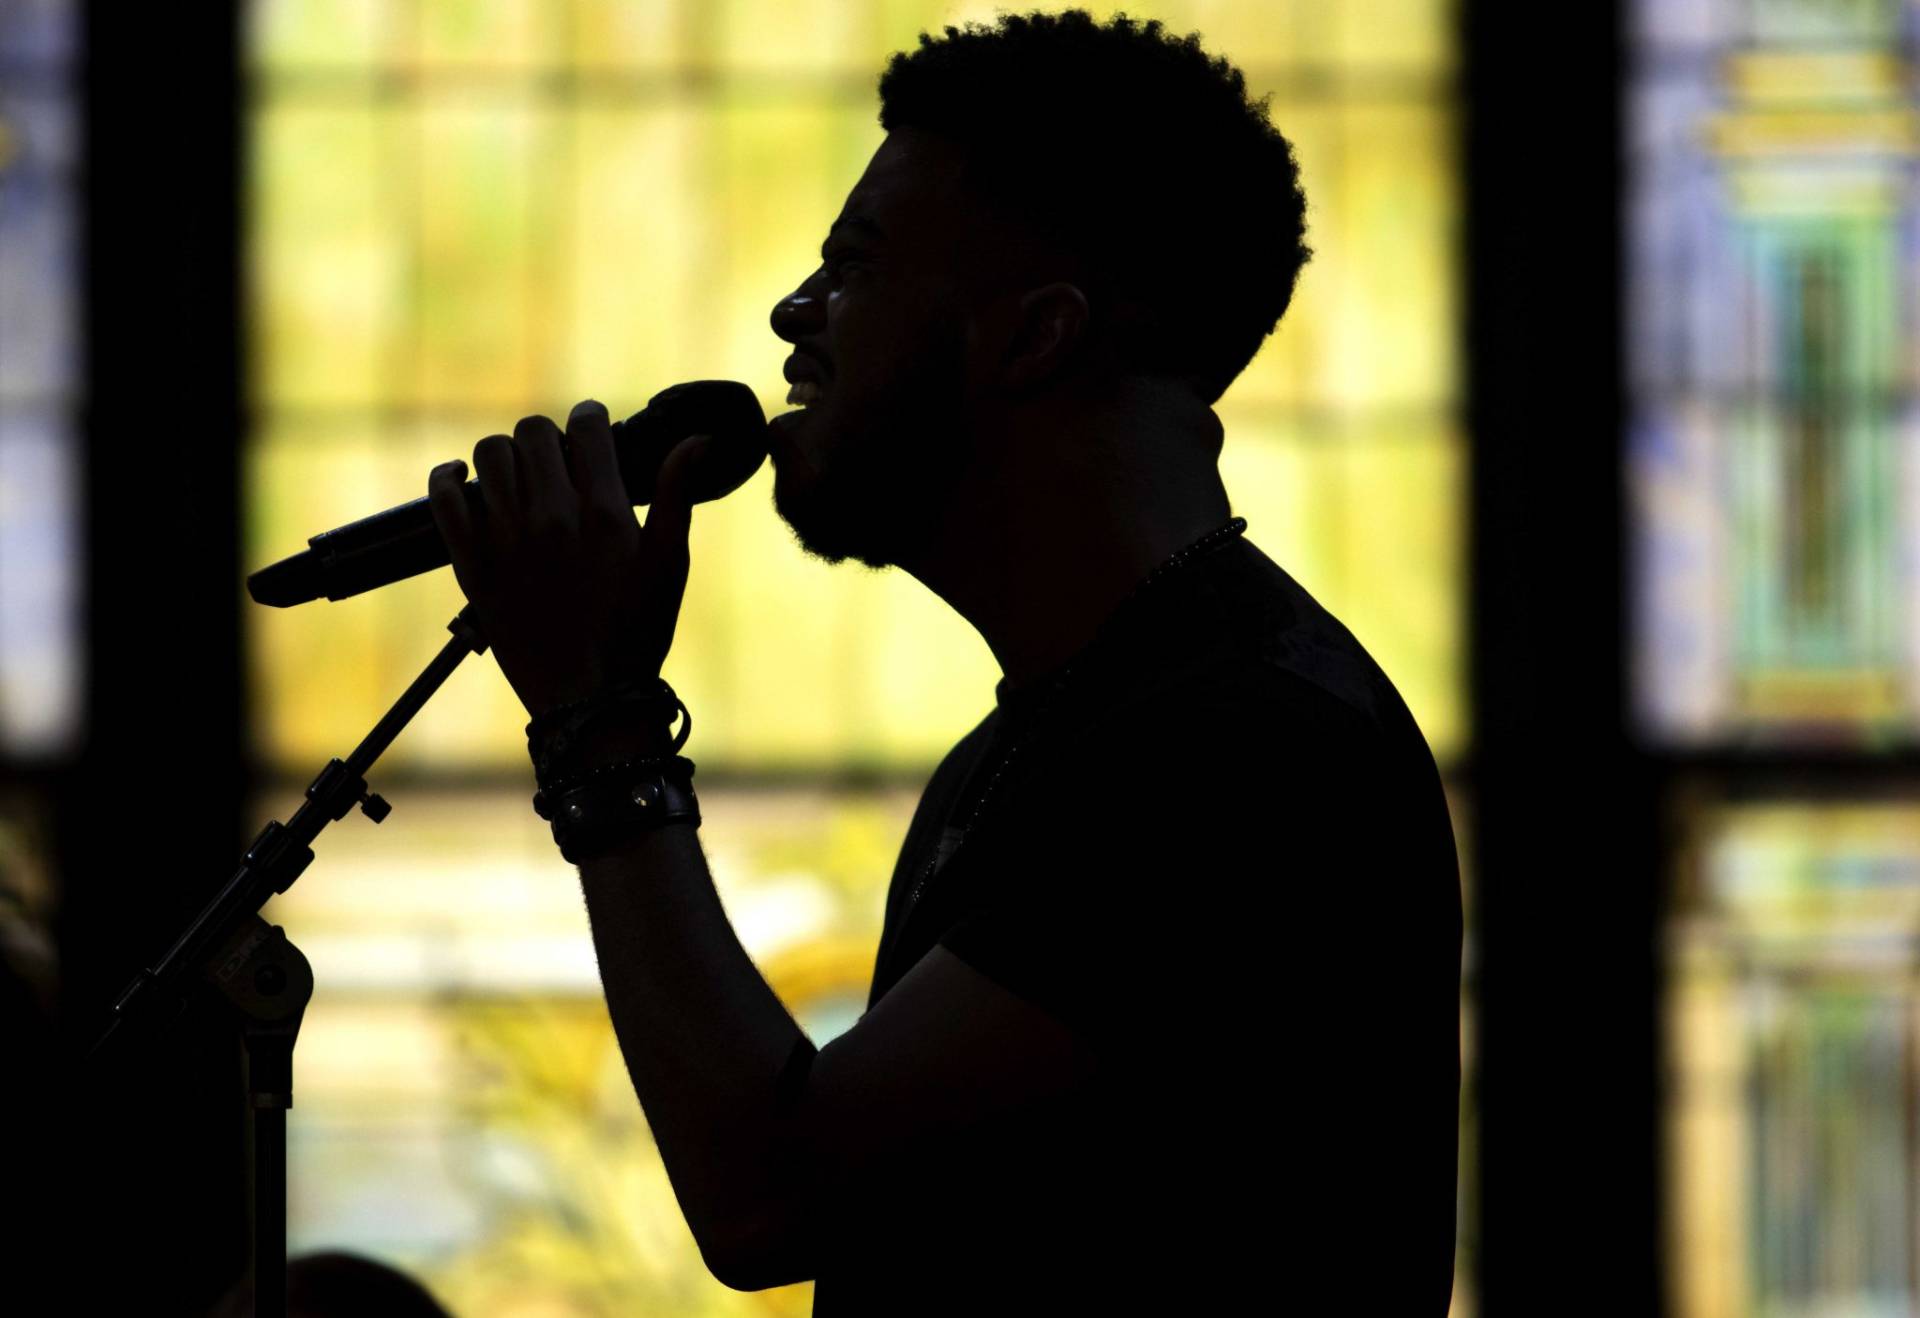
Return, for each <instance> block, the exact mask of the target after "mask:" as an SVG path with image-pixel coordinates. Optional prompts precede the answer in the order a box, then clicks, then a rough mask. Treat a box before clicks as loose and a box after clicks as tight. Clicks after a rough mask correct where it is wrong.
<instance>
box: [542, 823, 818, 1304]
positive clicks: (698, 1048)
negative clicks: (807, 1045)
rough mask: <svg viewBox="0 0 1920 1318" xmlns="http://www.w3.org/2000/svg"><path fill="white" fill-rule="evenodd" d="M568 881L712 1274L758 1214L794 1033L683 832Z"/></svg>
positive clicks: (767, 1185) (693, 836) (643, 840)
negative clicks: (580, 903)
mask: <svg viewBox="0 0 1920 1318" xmlns="http://www.w3.org/2000/svg"><path fill="white" fill-rule="evenodd" d="M580 882H581V887H582V889H583V891H584V892H585V894H586V902H587V914H588V918H589V920H590V921H591V923H592V926H593V945H594V951H595V952H596V954H597V955H598V958H599V962H600V981H601V984H602V986H603V987H604V988H605V990H606V995H607V1007H608V1010H609V1012H610V1013H611V1015H612V1017H613V1027H614V1033H615V1035H616V1036H617V1037H618V1038H619V1041H620V1051H621V1054H622V1055H623V1056H624V1057H625V1058H626V1063H627V1073H628V1075H630V1076H631V1077H632V1079H633V1087H634V1091H635V1093H636V1094H637V1095H638V1096H639V1099H640V1106H641V1108H642V1109H643V1110H644V1111H645V1113H646V1116H647V1123H648V1125H649V1126H651V1127H652V1129H653V1136H654V1142H655V1143H656V1145H657V1146H658V1147H659V1149H660V1156H661V1160H662V1161H663V1162H664V1163H665V1164H666V1169H667V1175H668V1177H669V1178H670V1179H671V1181H672V1183H673V1189H674V1194H675V1196H676V1197H677V1198H678V1199H679V1201H680V1208H681V1211H682V1212H683V1213H684V1214H685V1215H686V1219H687V1225H688V1226H689V1227H690V1228H691V1229H692V1231H693V1234H694V1238H695V1240H697V1241H698V1242H699V1245H700V1249H701V1253H702V1255H703V1256H704V1257H705V1258H706V1261H707V1265H708V1267H709V1268H711V1269H713V1270H715V1271H716V1273H718V1272H719V1271H721V1270H723V1269H726V1268H727V1267H728V1266H729V1265H730V1263H731V1261H732V1257H731V1256H732V1252H733V1250H734V1249H735V1247H736V1246H738V1245H739V1244H740V1243H741V1242H743V1241H744V1240H746V1239H747V1238H749V1237H750V1236H751V1235H752V1234H753V1233H754V1230H755V1228H756V1227H757V1225H758V1224H759V1222H760V1219H761V1218H762V1217H763V1216H764V1215H765V1214H766V1213H767V1212H768V1211H770V1205H771V1187H772V1173H771V1167H772V1158H771V1145H772V1139H773V1132H774V1115H773V1097H774V1082H775V1079H776V1077H778V1075H779V1074H780V1071H781V1069H782V1067H783V1066H784V1065H785V1064H786V1062H787V1060H788V1058H789V1056H790V1055H791V1054H792V1052H793V1049H794V1046H795V1044H796V1043H797V1042H799V1041H800V1040H801V1039H802V1038H803V1037H804V1035H803V1033H802V1031H801V1029H800V1027H799V1026H798V1025H797V1024H795V1023H794V1020H793V1017H792V1016H791V1015H790V1014H789V1013H788V1011H787V1009H786V1008H785V1006H783V1005H782V1004H781V1002H780V1000H779V998H778V997H776V996H775V995H774V992H773V990H772V989H771V988H769V987H768V986H767V983H766V981H765V980H764V979H763V978H762V977H761V975H760V972H759V970H758V969H756V968H755V966H754V964H753V962H752V960H751V959H750V958H749V957H748V956H747V952H746V949H745V948H743V947H742V946H741V945H740V940H739V938H738V937H737V936H736V935H735V934H734V932H733V927H732V925H730V924H729V923H728V921H727V917H726V912H725V910H724V908H722V906H721V904H720V897H719V894H718V893H717V892H716V891H715V890H714V886H713V878H712V875H711V874H710V873H709V871H708V869H707V861H706V856H705V853H704V852H703V851H702V850H701V847H700V839H699V834H698V831H697V830H696V829H695V828H694V826H693V825H692V824H690V823H673V824H666V825H662V826H660V827H656V828H653V829H651V830H649V831H647V832H645V833H642V834H640V835H638V836H637V837H636V838H634V839H633V840H632V841H631V842H629V843H627V844H626V845H624V846H623V847H622V848H620V849H619V850H617V851H615V852H613V853H611V854H609V855H606V856H604V857H600V858H597V859H593V860H589V861H587V862H585V863H584V864H582V865H581V866H580Z"/></svg>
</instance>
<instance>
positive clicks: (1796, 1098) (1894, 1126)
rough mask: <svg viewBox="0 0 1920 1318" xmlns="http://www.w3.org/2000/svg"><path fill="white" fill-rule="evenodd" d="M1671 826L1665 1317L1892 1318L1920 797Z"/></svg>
mask: <svg viewBox="0 0 1920 1318" xmlns="http://www.w3.org/2000/svg"><path fill="white" fill-rule="evenodd" d="M1687 833H1688V839H1689V844H1688V847H1687V851H1686V854H1685V864H1684V865H1683V868H1682V882H1681V884H1680V888H1679V891H1678V894H1677V896H1678V902H1677V911H1676V917H1675V923H1674V925H1673V928H1672V930H1671V931H1670V945H1671V950H1672V956H1673V964H1674V967H1675V970H1676V971H1677V974H1676V975H1675V981H1674V987H1673V990H1672V997H1671V1000H1670V1002H1669V1004H1668V1021H1669V1026H1668V1030H1669V1040H1670V1044H1669V1046H1670V1051H1671V1057H1670V1066H1671V1070H1672V1075H1673V1077H1674V1080H1673V1083H1672V1084H1671V1085H1670V1087H1669V1088H1670V1092H1671V1094H1672V1099H1671V1106H1670V1109H1669V1111H1668V1114H1667V1125H1668V1139H1667V1145H1668V1148H1669V1149H1670V1150H1671V1162H1670V1167H1669V1193H1670V1195H1671V1202H1672V1205H1673V1209H1674V1211H1673V1212H1672V1214H1671V1215H1670V1216H1671V1221H1672V1257H1673V1259H1674V1261H1675V1263H1676V1264H1677V1265H1678V1266H1677V1267H1676V1268H1675V1270H1674V1272H1675V1301H1676V1303H1675V1305H1674V1312H1675V1313H1676V1314H1677V1315H1680V1316H1681V1318H1696V1316H1698V1318H1705V1316H1706V1315H1715V1316H1716V1318H1717V1316H1719V1315H1737V1314H1764V1313H1785V1312H1794V1313H1816V1312H1819V1313H1838V1312H1848V1313H1888V1314H1892V1313H1906V1312H1909V1311H1910V1308H1911V1304H1912V1298H1913V1281H1912V1277H1913V1268H1914V1263H1915V1257H1914V1240H1915V1233H1916V1230H1917V1229H1920V1220H1916V1217H1915V1213H1914V1203H1915V1199H1914V1194H1913V1190H1914V1185H1915V1167H1916V1162H1915V1159H1916V1153H1920V1150H1917V1149H1916V1146H1915V1135H1914V1125H1913V1114H1912V1101H1913V1094H1914V1091H1915V1086H1916V1081H1920V1052H1916V1044H1920V1011H1916V997H1915V993H1914V976H1915V971H1916V960H1915V956H1914V950H1913V931H1914V929H1915V927H1916V925H1920V805H1915V804H1914V803H1912V802H1903V803H1898V804H1885V803H1882V804H1866V803H1863V804H1852V805H1842V804H1820V803H1814V802H1797V801H1796V802H1772V803H1763V804H1726V803H1715V804H1712V805H1707V806H1703V807H1702V808H1699V809H1697V810H1696V811H1695V812H1694V813H1693V815H1692V817H1691V818H1690V819H1689V820H1688V823H1687Z"/></svg>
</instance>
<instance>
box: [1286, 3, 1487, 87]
mask: <svg viewBox="0 0 1920 1318" xmlns="http://www.w3.org/2000/svg"><path fill="white" fill-rule="evenodd" d="M1458 8H1459V6H1458V4H1457V3H1454V2H1452V0H1317V2H1316V3H1314V4H1312V5H1310V6H1309V9H1311V10H1312V11H1313V12H1315V13H1317V14H1320V15H1323V16H1324V20H1325V25H1326V26H1325V29H1324V30H1325V31H1326V33H1327V36H1328V38H1329V40H1328V53H1329V55H1330V57H1331V58H1332V60H1333V61H1334V62H1335V63H1336V64H1337V65H1339V66H1340V67H1342V68H1355V69H1366V70H1367V71H1368V72H1369V73H1376V72H1377V73H1382V74H1384V73H1389V72H1392V73H1399V72H1407V73H1433V72H1441V71H1446V70H1450V69H1452V68H1453V66H1454V63H1455V58H1454V45H1455V42H1454V24H1455V22H1456V21H1457V20H1456V11H1457V10H1458Z"/></svg>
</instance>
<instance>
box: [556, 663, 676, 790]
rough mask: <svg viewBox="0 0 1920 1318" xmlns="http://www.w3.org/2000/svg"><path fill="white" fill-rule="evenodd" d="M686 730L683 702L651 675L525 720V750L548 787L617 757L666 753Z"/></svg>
mask: <svg viewBox="0 0 1920 1318" xmlns="http://www.w3.org/2000/svg"><path fill="white" fill-rule="evenodd" d="M676 715H678V717H679V719H680V722H681V729H680V733H679V735H678V736H677V737H676V736H675V735H674V734H673V726H674V722H675V717H676ZM690 731H692V722H691V720H690V719H689V718H688V717H687V715H686V706H685V705H684V704H682V703H681V702H680V699H679V697H678V696H676V695H674V693H673V688H672V687H670V686H669V685H667V683H665V682H664V681H661V680H660V679H659V678H657V677H656V678H653V679H651V680H647V681H631V682H619V683H615V684H613V685H611V686H609V687H606V688H605V689H603V690H601V691H599V692H597V693H595V694H593V695H590V696H587V697H584V698H582V699H581V700H578V701H575V702H572V703H571V704H568V705H562V706H558V707H556V708H554V709H551V710H548V711H546V712H545V713H542V714H540V715H538V716H536V717H535V718H534V720H533V721H532V722H531V723H529V724H527V753H528V755H529V756H530V757H531V758H532V760H533V770H534V777H535V778H536V779H537V780H538V781H539V783H540V785H541V787H542V788H543V789H548V790H551V789H554V788H556V787H559V786H560V785H562V784H565V783H568V782H571V781H575V780H577V779H579V778H580V777H582V776H583V775H585V774H587V773H589V772H591V771H593V770H594V769H596V768H601V767H605V766H607V765H609V764H615V763H619V762H620V761H622V760H629V759H634V758H638V757H665V756H671V755H673V754H674V753H675V752H677V751H678V750H679V748H680V746H681V745H682V744H684V743H685V741H686V739H687V734H688V733H689V732H690Z"/></svg>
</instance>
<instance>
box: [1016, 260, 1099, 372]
mask: <svg viewBox="0 0 1920 1318" xmlns="http://www.w3.org/2000/svg"><path fill="white" fill-rule="evenodd" d="M1091 319H1092V314H1091V312H1090V311H1089V310H1088V308H1087V297H1086V294H1084V293H1082V292H1081V291H1080V289H1079V288H1078V287H1077V286H1075V285H1073V284H1069V283H1064V282H1061V281H1055V282H1054V283H1051V284H1045V285H1043V286H1041V287H1039V288H1036V289H1034V290H1033V291H1032V292H1030V293H1027V294H1026V295H1024V296H1023V297H1022V298H1021V299H1020V318H1019V327H1018V329H1017V331H1016V333H1015V334H1014V337H1013V342H1012V343H1011V344H1009V345H1008V348H1007V374H1006V380H1007V383H1008V384H1009V385H1012V386H1015V387H1029V386H1032V385H1036V384H1040V383H1042V382H1044V381H1046V380H1048V379H1050V378H1052V377H1053V376H1055V375H1058V374H1060V373H1061V372H1063V371H1065V370H1067V369H1068V368H1069V367H1070V366H1071V365H1072V362H1073V359H1074V356H1075V353H1076V351H1077V349H1078V348H1079V347H1080V345H1081V343H1082V340H1084V339H1085V337H1086V335H1087V330H1088V327H1089V324H1090V322H1091Z"/></svg>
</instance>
